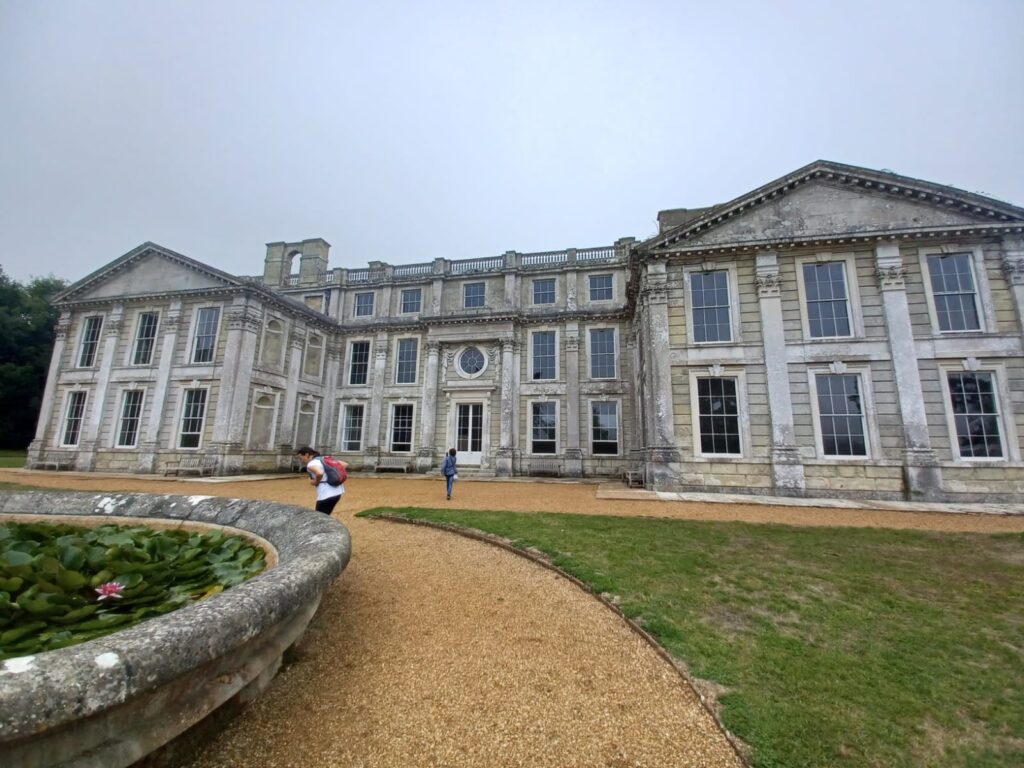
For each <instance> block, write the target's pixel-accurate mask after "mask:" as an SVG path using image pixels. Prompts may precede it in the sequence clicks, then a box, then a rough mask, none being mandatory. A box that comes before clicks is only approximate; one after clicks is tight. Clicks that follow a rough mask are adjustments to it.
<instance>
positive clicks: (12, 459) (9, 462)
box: [0, 450, 28, 468]
mask: <svg viewBox="0 0 1024 768" xmlns="http://www.w3.org/2000/svg"><path fill="white" fill-rule="evenodd" d="M27 455H28V451H10V450H0V467H5V468H7V467H14V468H21V467H24V466H25V457H26V456H27Z"/></svg>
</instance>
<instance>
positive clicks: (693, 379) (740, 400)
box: [689, 366, 753, 460]
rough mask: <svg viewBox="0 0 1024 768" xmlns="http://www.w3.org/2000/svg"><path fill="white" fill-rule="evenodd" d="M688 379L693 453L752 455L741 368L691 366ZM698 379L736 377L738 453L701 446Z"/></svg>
mask: <svg viewBox="0 0 1024 768" xmlns="http://www.w3.org/2000/svg"><path fill="white" fill-rule="evenodd" d="M689 379H690V425H691V431H692V434H693V455H694V456H700V457H704V458H709V459H715V460H718V459H747V458H749V457H751V456H752V455H753V448H752V443H751V436H750V405H749V397H748V394H747V374H746V371H745V370H744V369H742V368H724V367H722V368H720V369H719V368H718V367H717V366H712V367H711V368H691V369H690V371H689ZM698 379H736V407H737V409H738V411H739V413H738V415H737V419H738V424H739V430H740V452H739V453H704V451H703V450H702V448H701V440H700V438H701V431H700V398H699V396H698V392H697V380H698Z"/></svg>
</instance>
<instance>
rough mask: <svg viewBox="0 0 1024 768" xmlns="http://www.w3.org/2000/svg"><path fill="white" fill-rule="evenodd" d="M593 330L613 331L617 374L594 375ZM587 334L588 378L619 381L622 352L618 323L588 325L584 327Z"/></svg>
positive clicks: (590, 379) (591, 379)
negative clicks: (597, 376) (596, 376)
mask: <svg viewBox="0 0 1024 768" xmlns="http://www.w3.org/2000/svg"><path fill="white" fill-rule="evenodd" d="M591 331H612V339H613V344H614V347H615V375H613V376H602V377H600V378H595V377H594V366H593V359H592V357H593V355H592V353H593V350H592V349H591V341H592V339H591V336H590V332H591ZM584 333H585V334H586V339H587V341H586V343H587V379H588V380H589V381H617V380H618V378H619V372H620V371H621V370H622V354H621V350H620V349H619V348H620V346H621V345H620V344H619V335H620V334H619V327H618V326H617V325H611V324H608V323H603V324H598V325H588V326H586V327H585V328H584Z"/></svg>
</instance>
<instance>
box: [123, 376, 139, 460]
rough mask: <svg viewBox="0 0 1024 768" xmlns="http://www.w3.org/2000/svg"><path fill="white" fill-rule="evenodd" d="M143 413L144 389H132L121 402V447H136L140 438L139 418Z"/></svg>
mask: <svg viewBox="0 0 1024 768" xmlns="http://www.w3.org/2000/svg"><path fill="white" fill-rule="evenodd" d="M141 415H142V390H141V389H130V390H128V391H127V392H125V393H124V398H123V400H122V402H121V427H120V429H118V432H117V444H118V446H119V447H121V448H130V447H134V445H135V443H136V442H137V441H138V439H139V419H140V417H141Z"/></svg>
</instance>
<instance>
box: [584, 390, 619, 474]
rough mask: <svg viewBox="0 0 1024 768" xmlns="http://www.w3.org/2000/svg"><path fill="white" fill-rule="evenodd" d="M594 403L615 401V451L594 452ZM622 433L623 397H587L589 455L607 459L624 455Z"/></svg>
mask: <svg viewBox="0 0 1024 768" xmlns="http://www.w3.org/2000/svg"><path fill="white" fill-rule="evenodd" d="M594 403H615V404H616V405H615V436H616V440H615V442H616V444H617V448H616V452H615V453H594ZM622 441H623V434H622V398H621V397H591V398H587V455H588V456H590V457H591V458H594V459H607V458H614V457H616V456H622V455H623V452H622V449H623V445H622Z"/></svg>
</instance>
